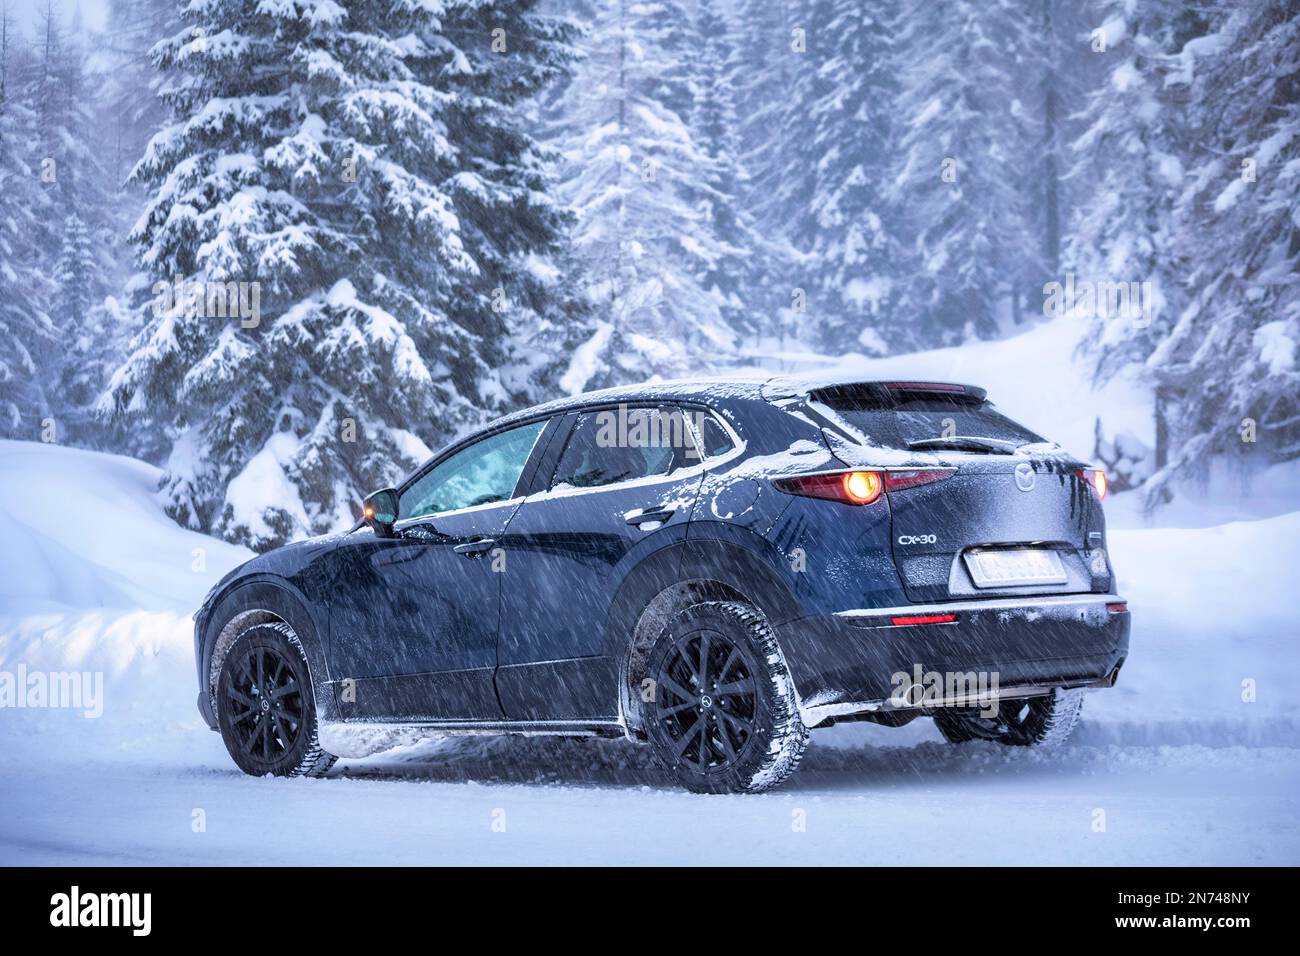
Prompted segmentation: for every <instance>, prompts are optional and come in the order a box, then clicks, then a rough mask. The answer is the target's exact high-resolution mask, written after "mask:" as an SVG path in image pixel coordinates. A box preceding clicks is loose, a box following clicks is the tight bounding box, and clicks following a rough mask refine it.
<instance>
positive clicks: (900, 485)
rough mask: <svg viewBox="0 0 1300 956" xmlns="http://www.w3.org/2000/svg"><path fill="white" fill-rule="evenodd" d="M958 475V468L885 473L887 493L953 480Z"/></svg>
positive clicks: (918, 469)
mask: <svg viewBox="0 0 1300 956" xmlns="http://www.w3.org/2000/svg"><path fill="white" fill-rule="evenodd" d="M956 473H957V469H956V468H917V469H914V470H910V471H887V472H885V491H886V493H890V492H895V491H904V490H906V489H908V488H915V487H917V486H918V485H928V484H931V483H933V482H936V481H943V479H945V478H951V477H952V476H953V475H955V474H956Z"/></svg>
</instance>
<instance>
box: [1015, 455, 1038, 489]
mask: <svg viewBox="0 0 1300 956" xmlns="http://www.w3.org/2000/svg"><path fill="white" fill-rule="evenodd" d="M1016 487H1017V488H1019V489H1020V490H1021V491H1033V490H1034V466H1033V465H1031V464H1029V463H1028V462H1023V461H1022V462H1021V463H1020V464H1018V465H1016Z"/></svg>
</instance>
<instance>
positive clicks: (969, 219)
mask: <svg viewBox="0 0 1300 956" xmlns="http://www.w3.org/2000/svg"><path fill="white" fill-rule="evenodd" d="M899 24H900V27H899V31H898V35H897V37H896V40H895V49H896V50H897V51H898V59H897V71H898V76H899V81H900V86H901V92H900V94H899V98H898V104H897V121H898V122H899V124H900V125H901V128H902V130H903V135H902V136H901V137H900V139H899V157H900V158H899V160H898V161H897V162H896V164H895V168H894V170H893V171H892V179H893V182H892V184H891V189H890V194H889V196H888V198H889V200H890V201H891V202H892V203H894V204H896V205H898V206H899V208H902V209H904V210H905V211H906V218H905V221H906V223H907V225H908V232H907V241H908V245H909V250H908V251H909V254H910V255H911V256H912V257H913V259H914V263H915V264H914V266H913V267H912V269H910V270H908V275H909V278H908V280H907V290H906V296H905V298H904V303H905V306H906V308H905V310H904V311H903V312H901V313H899V317H900V320H901V321H903V322H907V323H909V324H912V325H913V326H914V330H915V334H916V336H917V337H918V339H919V340H920V341H924V342H928V343H930V344H931V345H942V344H956V343H958V342H961V341H962V340H964V339H966V338H969V337H971V336H986V335H991V334H993V333H995V332H996V331H997V330H998V328H999V325H1000V320H1001V318H1002V316H1003V314H1004V313H1006V312H1009V311H1010V310H1009V309H1008V308H1007V306H1008V305H1009V304H1010V303H1011V295H1012V292H1013V290H1014V287H1015V282H1014V281H1012V280H1013V278H1014V277H1016V276H1018V275H1021V274H1023V269H1024V265H1023V264H1024V263H1025V262H1027V261H1033V260H1035V259H1037V252H1038V247H1037V243H1035V242H1034V230H1033V228H1032V221H1031V219H1032V217H1031V215H1030V211H1029V200H1028V198H1027V197H1026V194H1025V191H1024V188H1023V181H1024V178H1025V176H1026V175H1028V174H1029V170H1027V169H1026V168H1024V167H1025V160H1026V157H1027V156H1028V155H1030V149H1029V148H1028V144H1029V142H1030V141H1031V136H1032V123H1031V120H1032V118H1033V116H1034V115H1035V112H1034V111H1035V110H1036V109H1037V107H1038V103H1037V101H1035V102H1033V103H1030V102H1028V101H1027V100H1026V95H1027V94H1028V92H1029V91H1032V90H1034V88H1035V86H1036V84H1035V83H1034V82H1033V81H1032V80H1031V79H1030V78H1031V77H1032V76H1033V70H1032V65H1033V62H1034V57H1033V55H1032V52H1033V50H1034V49H1035V47H1034V44H1035V42H1036V40H1035V38H1034V36H1033V34H1032V31H1031V29H1030V26H1031V21H1030V20H1028V19H1027V18H1026V16H1025V9H1024V7H1023V5H1022V4H1021V3H1017V2H1013V0H954V2H952V3H942V4H940V3H934V2H933V0H903V2H902V3H901V13H900V17H899Z"/></svg>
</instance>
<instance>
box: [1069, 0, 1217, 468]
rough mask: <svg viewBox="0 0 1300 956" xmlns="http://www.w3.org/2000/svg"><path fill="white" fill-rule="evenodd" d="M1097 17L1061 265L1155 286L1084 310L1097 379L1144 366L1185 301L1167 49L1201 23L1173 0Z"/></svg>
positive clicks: (1110, 7) (1182, 103)
mask: <svg viewBox="0 0 1300 956" xmlns="http://www.w3.org/2000/svg"><path fill="white" fill-rule="evenodd" d="M1102 16H1103V21H1102V25H1101V26H1100V27H1099V28H1098V29H1099V31H1100V32H1099V33H1097V34H1096V35H1094V36H1093V38H1092V40H1091V46H1092V47H1093V48H1095V49H1097V50H1098V53H1097V55H1098V56H1100V57H1103V58H1107V59H1108V60H1109V61H1110V68H1109V70H1108V71H1107V74H1106V76H1105V78H1104V80H1103V82H1102V84H1101V86H1100V87H1098V88H1097V89H1096V90H1095V91H1093V92H1092V93H1091V94H1090V95H1089V97H1088V101H1087V104H1086V106H1085V108H1084V110H1083V111H1082V112H1083V119H1082V122H1083V126H1084V129H1083V132H1082V133H1081V134H1080V136H1079V137H1078V138H1077V139H1076V140H1075V142H1074V143H1073V144H1072V146H1071V150H1070V152H1071V157H1072V160H1073V162H1072V169H1071V173H1070V175H1071V177H1072V178H1074V179H1076V180H1078V181H1080V182H1086V183H1089V184H1090V186H1091V188H1090V189H1089V190H1088V191H1087V192H1084V193H1082V194H1081V195H1080V197H1079V199H1078V202H1077V204H1076V208H1075V213H1074V217H1073V221H1072V225H1071V229H1070V236H1069V238H1068V240H1067V242H1066V245H1065V254H1064V267H1065V271H1066V272H1069V273H1073V274H1074V275H1075V277H1076V282H1077V283H1083V282H1088V283H1092V284H1093V286H1094V287H1096V286H1097V285H1098V284H1099V283H1119V282H1124V283H1130V282H1138V283H1150V286H1149V287H1147V288H1149V289H1150V290H1151V293H1152V294H1151V302H1150V303H1146V305H1147V306H1148V309H1147V310H1146V313H1145V314H1143V312H1142V310H1140V309H1137V308H1135V307H1132V299H1131V298H1130V300H1129V301H1130V305H1131V308H1130V310H1129V311H1128V312H1127V313H1122V314H1121V313H1118V312H1117V313H1112V312H1111V311H1110V309H1109V305H1108V304H1107V305H1106V306H1105V307H1103V308H1097V307H1096V306H1097V302H1096V301H1095V300H1094V302H1093V303H1092V305H1093V308H1092V310H1088V311H1090V314H1087V315H1082V316H1080V318H1081V320H1083V321H1085V322H1088V323H1089V328H1088V329H1087V331H1086V332H1085V335H1084V338H1083V340H1082V343H1081V350H1082V352H1083V354H1084V355H1085V356H1086V357H1087V358H1088V360H1089V361H1090V362H1092V363H1093V366H1094V369H1095V373H1096V377H1097V379H1098V380H1099V381H1105V380H1107V379H1109V378H1110V377H1112V376H1113V375H1115V374H1117V373H1119V372H1120V371H1122V370H1124V369H1126V368H1131V367H1133V366H1134V365H1135V364H1141V363H1144V362H1145V361H1146V360H1147V358H1148V357H1149V356H1150V355H1151V354H1152V352H1153V351H1154V350H1155V349H1156V347H1157V346H1158V345H1159V343H1160V342H1161V341H1163V340H1164V339H1165V338H1166V337H1167V336H1168V333H1169V330H1170V328H1171V327H1172V325H1173V322H1174V320H1175V317H1176V316H1177V315H1178V313H1179V312H1180V311H1181V310H1182V308H1183V305H1184V299H1183V288H1184V283H1185V281H1186V274H1185V272H1184V271H1183V269H1182V266H1181V265H1180V264H1179V263H1178V261H1177V256H1176V253H1175V250H1174V248H1173V242H1174V235H1175V233H1176V231H1177V228H1178V226H1177V223H1176V222H1175V219H1174V207H1175V203H1176V200H1177V196H1178V193H1179V192H1180V191H1181V189H1182V188H1183V183H1184V166H1185V161H1184V157H1185V156H1186V155H1187V153H1188V150H1189V149H1190V143H1189V140H1188V133H1187V129H1186V121H1185V119H1184V117H1185V115H1186V110H1187V104H1186V93H1185V91H1179V90H1178V88H1177V87H1175V86H1171V85H1170V84H1169V83H1168V82H1167V79H1168V76H1169V65H1170V62H1171V61H1170V59H1169V57H1170V55H1171V54H1172V53H1173V52H1176V51H1177V50H1179V49H1181V47H1182V45H1183V43H1185V42H1186V41H1188V40H1190V39H1193V38H1194V37H1196V36H1198V35H1200V33H1201V32H1202V31H1203V30H1204V24H1203V22H1201V21H1200V20H1199V19H1198V17H1197V16H1196V15H1194V14H1192V13H1190V12H1189V11H1187V10H1186V9H1185V8H1184V7H1183V5H1182V4H1181V3H1178V2H1177V0H1138V2H1137V3H1135V4H1134V3H1130V2H1129V0H1106V2H1105V3H1104V5H1103V8H1102ZM1139 288H1142V286H1139ZM1068 305H1072V304H1071V303H1067V306H1068ZM1085 310H1086V306H1085ZM1153 386H1154V395H1155V401H1154V417H1155V463H1156V467H1157V468H1162V467H1163V466H1164V465H1165V464H1166V463H1167V462H1168V458H1169V426H1170V422H1171V419H1172V417H1173V409H1172V407H1171V406H1170V403H1169V401H1170V396H1169V395H1168V393H1167V390H1166V389H1165V388H1163V387H1162V385H1161V384H1160V383H1159V382H1155V383H1153Z"/></svg>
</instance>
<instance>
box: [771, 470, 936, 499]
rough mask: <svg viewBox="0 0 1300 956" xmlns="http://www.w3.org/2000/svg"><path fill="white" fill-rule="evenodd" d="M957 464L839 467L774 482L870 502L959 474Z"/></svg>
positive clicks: (810, 493) (808, 493)
mask: <svg viewBox="0 0 1300 956" xmlns="http://www.w3.org/2000/svg"><path fill="white" fill-rule="evenodd" d="M956 471H957V469H955V468H918V469H908V470H900V471H836V472H831V473H830V474H825V475H797V476H795V477H793V478H777V479H774V480H773V482H772V483H773V484H774V485H776V487H777V488H779V489H781V490H782V491H784V492H785V493H786V494H789V495H803V496H804V497H807V498H827V499H829V500H831V501H841V502H843V503H844V504H847V505H869V504H871V503H872V502H873V501H875V500H876V499H878V498H879V497H880V495H881V494H882V493H893V492H897V491H904V490H905V489H908V488H915V487H916V486H917V485H928V484H930V483H931V482H934V481H940V480H942V479H944V478H949V477H951V476H952V475H954V474H956Z"/></svg>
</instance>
